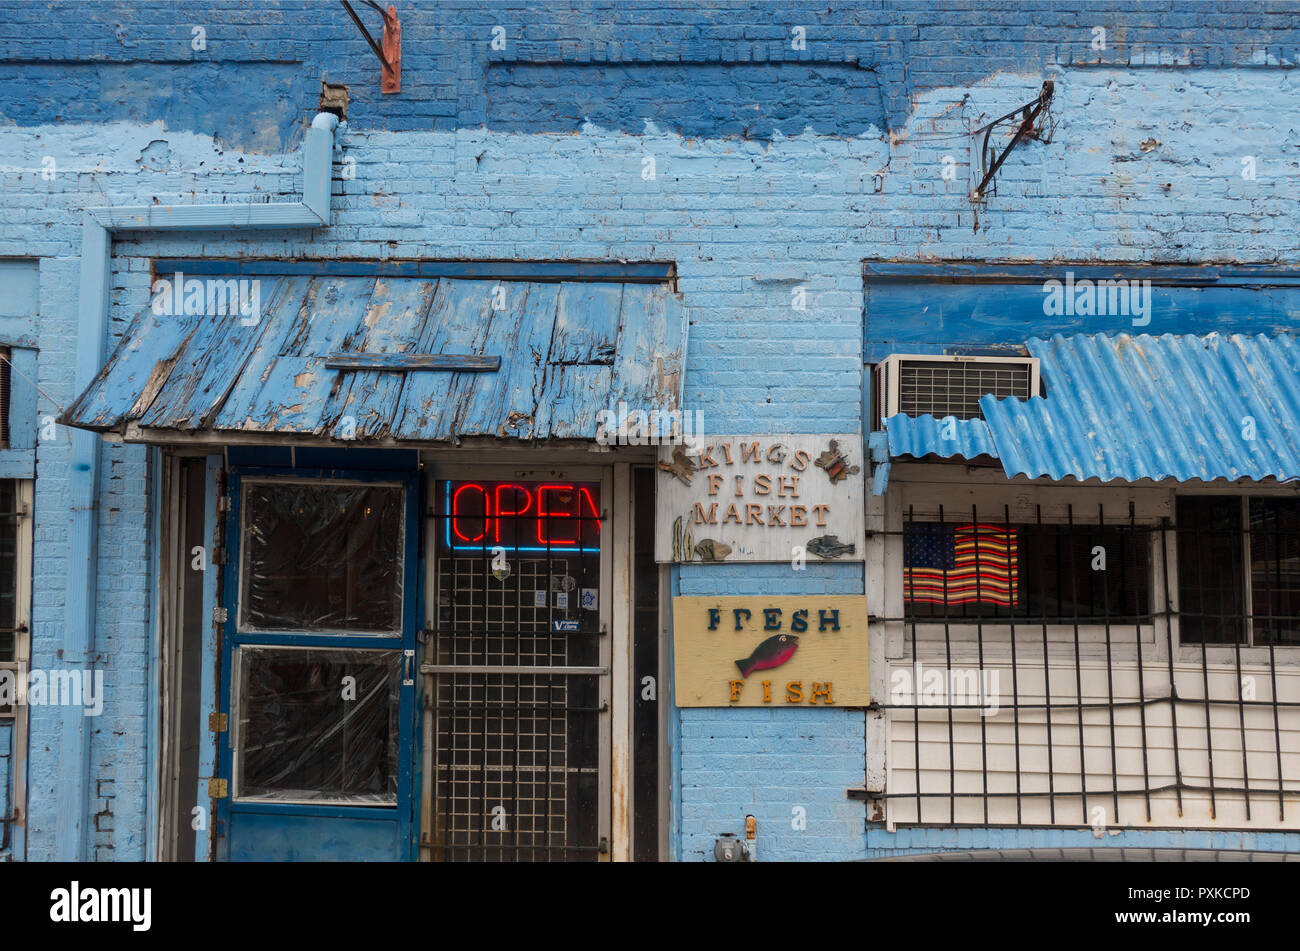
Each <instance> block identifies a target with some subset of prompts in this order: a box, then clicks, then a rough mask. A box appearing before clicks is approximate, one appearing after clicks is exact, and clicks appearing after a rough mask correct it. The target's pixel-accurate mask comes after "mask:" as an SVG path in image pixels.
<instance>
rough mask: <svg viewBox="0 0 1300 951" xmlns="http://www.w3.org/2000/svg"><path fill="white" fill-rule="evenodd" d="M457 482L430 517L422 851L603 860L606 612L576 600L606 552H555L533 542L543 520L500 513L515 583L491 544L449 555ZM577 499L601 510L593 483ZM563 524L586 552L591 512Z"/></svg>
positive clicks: (458, 856) (438, 497) (550, 544)
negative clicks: (432, 548)
mask: <svg viewBox="0 0 1300 951" xmlns="http://www.w3.org/2000/svg"><path fill="white" fill-rule="evenodd" d="M451 484H454V483H451ZM451 484H449V483H447V482H445V481H439V482H438V483H437V487H436V492H435V501H434V507H433V510H432V511H430V512H429V513H428V516H429V518H431V519H432V520H433V524H434V530H435V538H436V539H437V546H436V548H437V594H436V597H437V599H438V602H437V608H436V614H435V616H436V618H437V622H436V626H435V627H434V628H433V629H432V630H428V631H425V634H424V639H425V640H424V661H423V668H424V670H425V671H426V672H428V673H430V676H429V677H428V678H427V679H426V681H425V683H426V690H425V698H424V703H425V705H426V708H427V709H428V710H429V711H431V713H432V720H433V726H432V736H426V742H428V741H430V740H431V741H432V744H433V757H432V758H433V771H434V776H433V796H432V803H430V804H429V805H430V806H431V813H432V815H431V816H430V817H429V821H428V833H427V836H426V839H425V841H424V842H423V845H424V846H425V848H426V849H427V851H428V854H429V855H430V857H431V858H432V859H433V860H434V861H492V862H496V861H525V862H529V861H592V860H595V859H597V858H598V857H599V854H600V853H601V852H602V851H604V850H605V848H606V846H605V844H604V842H603V840H602V838H601V836H600V828H599V801H600V796H601V795H602V786H601V780H602V777H601V775H600V764H601V756H600V716H601V715H602V714H603V713H604V712H605V706H604V705H603V703H602V700H601V690H600V686H601V685H600V679H601V668H600V663H601V639H602V636H603V634H604V632H603V631H602V629H601V625H600V611H599V610H592V609H584V608H583V607H582V606H581V598H582V595H583V592H584V589H586V590H587V591H590V590H593V589H594V590H595V591H596V592H598V594H597V598H598V599H599V598H600V597H601V595H600V594H599V592H600V556H599V550H598V547H597V550H594V551H590V550H589V551H577V550H574V548H573V546H562V545H557V544H556V542H555V540H554V539H553V538H552V536H551V533H550V532H546V533H545V539H544V542H539V541H538V540H537V538H536V532H535V530H534V529H535V526H536V514H535V512H531V511H530V512H526V513H523V514H519V515H510V514H505V515H502V514H497V515H494V516H493V519H495V520H499V522H498V523H497V527H498V528H499V529H500V531H501V534H503V535H504V536H505V537H507V538H510V539H512V540H513V543H512V544H502V545H500V547H501V548H503V549H504V554H505V560H506V563H507V564H508V565H509V572H508V573H506V572H503V571H501V570H500V569H499V568H495V569H494V552H495V550H496V549H497V547H498V544H497V541H496V540H494V538H493V537H492V536H493V535H495V534H497V533H496V532H493V533H489V532H487V531H486V530H485V531H484V532H483V537H481V538H477V539H475V540H472V541H470V542H469V543H468V544H467V543H466V542H465V541H464V540H461V539H456V541H455V543H454V544H455V547H453V545H452V538H453V537H454V536H452V535H451V534H450V532H451V529H452V528H454V527H456V526H455V525H454V524H449V523H451V521H452V513H451V508H450V505H449V500H448V491H449V485H451ZM523 484H524V485H531V484H528V483H523ZM578 487H581V488H582V489H584V490H586V491H587V492H589V493H590V498H591V500H592V503H593V504H594V505H595V506H599V505H600V494H599V489H600V487H599V485H598V484H595V483H576V484H575V489H576V488H578ZM514 507H522V506H521V505H515V506H514ZM596 511H597V512H599V511H600V509H599V508H597V509H596ZM563 522H564V524H566V525H567V524H568V523H572V525H573V528H572V529H567V528H566V529H565V531H566V532H567V533H568V534H574V533H576V537H577V538H578V539H579V540H581V539H583V538H587V539H594V538H596V537H597V536H598V534H599V525H600V518H599V516H594V517H593V515H592V514H591V512H590V509H589V508H588V507H587V506H586V505H585V504H582V503H580V504H579V505H578V506H577V508H576V514H575V515H573V516H569V517H566V518H565V519H564V520H563ZM593 522H594V523H595V525H596V531H594V532H593V531H592V530H591V529H592V523H593ZM473 546H477V547H476V548H473ZM578 547H579V548H581V547H584V546H582V545H579V546H578ZM467 549H472V550H467ZM495 560H496V561H497V562H499V559H495ZM538 592H544V596H543V597H544V603H542V604H538V601H539V600H540V598H539V595H538ZM561 594H563V595H566V596H567V598H559V597H557V596H558V595H561ZM565 600H567V604H561V602H563V601H565ZM598 605H599V601H598ZM556 621H563V622H570V623H572V622H574V621H576V622H577V624H576V627H577V630H570V631H561V630H556V624H555V622H556Z"/></svg>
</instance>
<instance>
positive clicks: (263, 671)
mask: <svg viewBox="0 0 1300 951" xmlns="http://www.w3.org/2000/svg"><path fill="white" fill-rule="evenodd" d="M236 671H237V673H238V677H239V685H238V707H237V710H238V712H237V714H236V724H235V726H236V731H237V732H236V736H235V741H236V744H237V745H236V771H235V772H236V776H237V789H236V793H235V795H236V796H237V797H238V798H240V799H241V800H269V801H290V802H320V801H330V802H346V803H349V804H362V805H396V803H397V776H398V700H399V692H400V690H401V652H400V651H392V650H382V651H381V650H349V649H316V648H273V647H242V648H240V649H239V660H238V663H237V666H236Z"/></svg>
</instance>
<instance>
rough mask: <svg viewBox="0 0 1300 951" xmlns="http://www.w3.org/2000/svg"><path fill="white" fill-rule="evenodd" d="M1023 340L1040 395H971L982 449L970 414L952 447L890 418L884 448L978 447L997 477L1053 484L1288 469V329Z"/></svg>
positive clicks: (1293, 464)
mask: <svg viewBox="0 0 1300 951" xmlns="http://www.w3.org/2000/svg"><path fill="white" fill-rule="evenodd" d="M1028 347H1029V352H1030V354H1032V355H1033V356H1035V357H1038V358H1039V360H1040V361H1042V363H1041V375H1042V380H1043V384H1044V386H1045V388H1046V391H1047V395H1046V396H1044V397H1034V398H1032V399H1028V400H1019V399H1014V398H1011V399H1001V400H999V399H996V398H994V397H992V396H985V397H983V398H982V399H981V400H980V409H981V410H982V412H983V414H984V422H985V423H986V424H987V429H988V433H989V436H990V438H991V442H992V445H991V447H989V446H987V445H985V444H983V442H982V440H981V438H980V437H981V436H982V431H973V430H972V429H971V428H970V427H971V426H972V424H974V423H976V422H978V421H975V420H971V421H963V422H960V423H959V426H958V433H959V435H960V437H961V438H960V439H959V440H957V441H956V444H954V440H951V439H947V440H945V439H943V438H942V436H943V432H942V427H941V425H939V421H933V424H926V423H924V422H923V420H924V417H922V418H920V419H915V420H913V419H910V418H901V419H900V417H898V416H894V417H890V418H889V419H887V420H886V421H885V424H886V428H887V429H888V431H889V444H890V454H891V456H893V455H907V456H912V457H915V458H920V457H922V456H925V455H929V454H935V455H939V456H953V455H957V456H966V457H968V458H969V452H968V450H971V451H973V450H978V452H976V454H981V455H994V456H996V457H998V458H1000V459H1001V461H1002V466H1003V469H1004V470H1005V471H1006V474H1007V475H1008V476H1017V475H1025V476H1029V477H1031V478H1041V477H1047V478H1050V479H1054V480H1058V481H1059V480H1061V479H1065V478H1067V477H1073V478H1075V479H1079V480H1084V479H1099V480H1101V481H1103V482H1109V481H1113V480H1122V481H1125V482H1136V481H1138V480H1140V479H1152V480H1162V479H1175V480H1177V481H1179V482H1186V481H1189V480H1202V481H1206V482H1209V481H1213V480H1215V479H1228V480H1237V479H1252V480H1256V481H1258V480H1261V479H1268V478H1273V479H1278V480H1288V479H1295V478H1298V477H1300V343H1298V342H1297V340H1296V338H1295V337H1289V336H1276V337H1271V336H1264V335H1259V336H1254V337H1250V336H1239V335H1232V336H1228V337H1224V336H1221V335H1219V334H1210V335H1208V336H1179V335H1173V334H1165V335H1162V336H1159V337H1152V336H1148V335H1145V334H1144V335H1141V336H1130V335H1128V334H1119V335H1116V336H1109V335H1106V334H1098V335H1094V336H1087V335H1080V336H1071V337H1063V336H1059V335H1058V336H1055V337H1052V338H1051V339H1047V340H1044V339H1037V338H1035V339H1032V340H1030V341H1028ZM896 433H897V434H898V436H897V439H896V437H895V434H896ZM990 448H991V449H992V451H991V452H990V451H989V449H990Z"/></svg>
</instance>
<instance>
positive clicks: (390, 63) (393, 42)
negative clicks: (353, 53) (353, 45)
mask: <svg viewBox="0 0 1300 951" xmlns="http://www.w3.org/2000/svg"><path fill="white" fill-rule="evenodd" d="M339 2H340V3H341V4H343V9H344V10H346V11H348V16H350V17H351V18H352V22H353V23H355V24H356V25H357V29H358V30H360V31H361V35H362V36H363V37H365V40H366V42H367V43H369V44H370V48H371V49H372V50H374V52H375V55H376V56H377V57H379V62H380V64H381V65H382V66H383V73H382V78H381V80H380V85H379V89H380V91H381V92H383V93H394V92H401V91H402V24H401V21H399V20H398V19H397V8H396V7H394V6H392V5H389V7H388V9H387V10H385V9H384V8H383V7H381V6H380V5H379V4H377V3H375V2H374V0H364V2H365V4H366V6H368V7H371V8H373V9H375V10H378V11H379V15H380V16H381V17H383V18H384V35H383V38H382V40H381V41H380V43H376V42H375V40H374V37H372V36H371V35H370V31H369V30H367V29H366V25H365V24H364V23H362V22H361V17H359V16H357V11H356V10H353V9H352V4H351V3H349V2H348V0H339ZM381 44H382V45H381Z"/></svg>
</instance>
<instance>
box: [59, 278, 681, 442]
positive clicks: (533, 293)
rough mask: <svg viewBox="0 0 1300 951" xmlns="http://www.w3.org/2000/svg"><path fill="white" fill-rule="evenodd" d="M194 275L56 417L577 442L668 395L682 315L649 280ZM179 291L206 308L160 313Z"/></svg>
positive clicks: (140, 431)
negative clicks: (616, 412) (615, 412)
mask: <svg viewBox="0 0 1300 951" xmlns="http://www.w3.org/2000/svg"><path fill="white" fill-rule="evenodd" d="M195 280H198V282H199V283H198V284H193V285H192V284H191V281H189V280H187V281H185V285H186V288H187V289H188V290H187V292H186V293H185V294H176V295H174V296H173V295H169V294H162V295H155V298H154V300H153V301H152V302H151V304H150V306H148V307H146V308H145V309H144V310H142V311H141V312H140V314H139V315H138V316H137V317H136V318H135V320H134V321H132V323H131V326H130V327H129V328H128V329H127V331H126V333H125V335H124V336H123V337H122V340H121V342H120V343H119V344H118V346H117V348H116V350H115V351H114V352H113V355H112V357H110V358H109V360H108V362H107V363H106V364H105V365H104V367H103V368H102V369H101V370H100V372H99V374H98V375H97V376H96V377H95V379H94V381H93V382H92V383H91V385H90V386H89V387H88V388H87V389H86V391H85V392H84V393H82V394H81V395H80V396H79V397H78V398H77V400H76V402H75V403H74V404H73V405H72V407H71V408H70V409H68V410H67V411H66V412H65V413H64V414H63V416H62V417H61V418H60V421H61V422H63V423H65V424H67V425H69V426H77V427H81V428H84V429H92V430H97V431H100V432H118V433H120V434H121V435H122V436H123V437H124V438H126V439H140V440H145V439H151V438H159V437H161V436H164V435H167V434H175V435H180V434H191V435H192V434H200V433H203V434H217V435H219V434H222V433H228V434H231V436H232V438H233V437H234V436H235V434H248V433H265V434H283V435H284V436H286V437H313V438H316V439H320V438H328V439H354V440H358V441H366V440H370V441H410V442H423V441H445V440H452V439H459V438H463V437H470V436H493V437H500V438H518V439H534V438H536V439H547V438H560V439H592V438H594V437H595V435H596V427H597V414H598V413H599V412H600V410H602V409H606V408H614V407H617V405H618V404H619V403H620V402H624V403H626V405H627V406H628V407H630V408H632V409H643V410H646V411H650V410H656V409H657V410H659V411H660V412H672V411H675V410H677V409H678V408H679V403H680V396H681V380H682V364H683V358H684V352H685V340H686V330H685V320H684V316H683V313H682V309H681V305H680V303H679V301H678V299H677V297H676V296H675V295H674V294H673V293H672V291H671V290H670V289H669V288H668V287H667V286H665V285H662V284H631V283H627V284H624V283H591V282H571V283H569V282H555V283H543V282H526V281H491V280H466V279H449V278H429V279H416V278H387V277H325V276H305V275H303V276H288V277H263V278H260V279H258V280H260V284H258V285H257V286H256V290H254V288H253V286H252V285H249V284H248V283H247V282H248V281H249V280H250V278H248V277H247V276H244V277H241V278H238V279H236V278H213V277H208V276H205V277H203V278H202V279H195ZM241 280H242V281H243V282H245V284H244V286H243V287H242V288H240V287H239V285H238V281H241ZM214 281H217V282H226V281H235V282H236V283H235V284H226V283H221V284H214V283H213V282H214ZM241 290H242V292H243V297H242V298H240V297H239V293H240V291H241ZM189 291H193V292H194V294H191V293H189ZM200 292H202V294H203V296H204V300H203V306H202V307H201V308H200V307H199V306H198V302H199V297H198V296H197V295H198V294H199V293H200ZM241 299H242V301H243V303H244V307H243V310H242V311H241V308H240V307H239V306H237V302H238V301H239V300H241ZM186 300H192V301H193V302H194V306H193V307H192V308H190V309H195V310H197V309H202V310H205V311H207V313H190V314H186V313H183V312H181V313H177V312H176V311H184V310H185V309H187V308H186V307H185V306H184V304H185V302H186ZM254 303H256V304H258V305H259V306H257V307H256V308H254V307H252V306H251V305H252V304H254ZM254 309H255V310H256V311H257V313H256V314H255V315H252V314H250V312H251V311H253V310H254ZM160 310H161V311H162V312H161V313H159V312H158V311H160ZM219 311H220V312H219ZM438 355H441V356H439V358H438V359H431V358H432V357H434V356H438ZM468 357H472V358H474V359H466V358H468ZM492 357H498V358H499V359H500V367H499V369H496V370H493V369H492V365H493V361H492V359H491V358H492ZM384 366H387V367H389V368H384V369H380V368H370V367H384ZM449 366H450V367H454V369H449V368H448V367H449Z"/></svg>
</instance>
